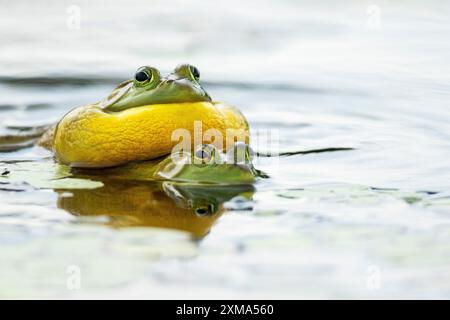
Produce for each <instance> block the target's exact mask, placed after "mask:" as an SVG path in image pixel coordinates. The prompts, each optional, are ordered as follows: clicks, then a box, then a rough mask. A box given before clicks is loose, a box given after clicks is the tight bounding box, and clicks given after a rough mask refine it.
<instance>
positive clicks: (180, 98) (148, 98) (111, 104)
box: [99, 79, 212, 112]
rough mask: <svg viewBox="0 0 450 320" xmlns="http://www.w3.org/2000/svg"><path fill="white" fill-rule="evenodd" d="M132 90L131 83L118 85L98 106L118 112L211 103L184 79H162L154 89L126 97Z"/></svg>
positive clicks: (199, 89) (207, 96)
mask: <svg viewBox="0 0 450 320" xmlns="http://www.w3.org/2000/svg"><path fill="white" fill-rule="evenodd" d="M132 89H133V82H132V81H126V82H124V83H122V84H120V85H119V86H118V87H117V88H116V90H114V92H113V93H112V94H111V95H109V96H108V97H107V98H106V99H105V100H103V101H101V102H100V103H99V106H100V107H101V108H102V109H103V110H105V111H112V112H118V111H123V110H126V109H130V108H135V107H142V106H146V105H154V104H171V103H184V102H187V103H193V102H212V99H211V97H210V96H209V94H208V93H207V92H206V91H205V90H204V89H203V88H202V87H201V86H200V85H199V84H193V83H192V82H190V81H188V80H186V79H163V80H162V81H161V82H160V83H158V85H157V86H156V87H155V88H153V89H151V90H148V91H143V92H140V93H139V92H137V93H136V94H135V96H133V97H132V98H130V97H129V96H128V95H129V94H130V91H131V90H132ZM127 99H129V100H128V101H127Z"/></svg>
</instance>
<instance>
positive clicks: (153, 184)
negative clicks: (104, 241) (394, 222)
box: [58, 142, 260, 238]
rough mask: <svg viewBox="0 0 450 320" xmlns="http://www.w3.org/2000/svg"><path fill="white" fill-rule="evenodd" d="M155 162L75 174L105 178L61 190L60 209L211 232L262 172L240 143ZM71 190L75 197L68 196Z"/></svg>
mask: <svg viewBox="0 0 450 320" xmlns="http://www.w3.org/2000/svg"><path fill="white" fill-rule="evenodd" d="M172 156H173V155H170V156H166V157H162V158H161V159H156V160H152V161H144V162H138V163H131V164H128V165H125V166H122V167H115V168H109V169H103V170H101V171H99V170H95V171H93V170H86V169H78V170H76V174H77V176H79V177H85V178H90V179H95V180H101V181H103V182H104V187H102V188H99V189H94V190H84V189H81V190H65V191H59V195H60V196H59V199H58V207H60V208H62V209H65V210H66V211H68V212H70V213H72V214H74V215H77V216H78V215H79V216H99V215H102V216H109V217H110V219H109V224H110V225H111V226H113V227H124V226H154V227H162V228H172V229H178V230H183V231H188V232H190V233H191V234H192V235H193V236H194V237H197V238H199V237H203V236H204V235H206V234H207V233H208V232H209V230H210V228H211V226H212V225H213V223H214V222H215V221H216V219H217V218H219V217H220V216H221V214H222V213H223V211H224V208H223V203H224V202H226V201H229V200H231V199H232V198H235V197H238V196H239V197H241V198H243V199H245V200H251V197H252V195H253V192H254V186H253V183H254V181H255V178H256V177H257V176H258V175H259V174H260V172H259V171H258V170H256V169H255V168H254V167H253V165H252V162H251V156H252V155H251V149H250V148H249V147H248V146H247V145H245V144H243V143H239V142H238V143H236V144H235V146H234V148H232V149H230V150H229V151H228V152H227V153H222V152H220V151H219V150H217V149H216V148H215V147H213V146H212V145H203V146H200V147H199V148H197V149H196V150H195V152H193V153H192V154H189V153H180V154H178V155H177V158H176V159H175V160H174V159H172ZM67 191H70V193H71V196H67Z"/></svg>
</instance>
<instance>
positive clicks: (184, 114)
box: [38, 63, 249, 169]
mask: <svg viewBox="0 0 450 320" xmlns="http://www.w3.org/2000/svg"><path fill="white" fill-rule="evenodd" d="M199 128H200V136H201V137H200V138H201V139H200V140H202V138H203V135H202V133H203V132H205V134H206V132H208V131H210V130H213V135H212V136H211V135H209V142H211V143H213V144H214V145H215V146H216V147H218V148H224V145H226V146H229V145H232V143H234V142H236V141H239V142H243V143H249V125H248V121H247V119H246V118H245V117H244V115H243V114H242V112H241V111H240V110H239V109H237V108H236V107H234V106H231V105H229V104H226V103H224V102H220V101H215V100H213V99H212V98H211V96H210V95H209V94H208V93H207V92H206V90H205V89H204V88H203V86H202V85H201V83H200V71H199V69H198V68H197V67H195V66H193V65H191V64H186V63H185V64H180V65H178V66H177V67H176V68H175V69H174V70H173V71H172V72H170V73H169V74H167V75H162V74H161V72H160V71H159V70H158V69H156V68H155V67H152V66H143V67H140V68H138V69H137V70H136V72H135V73H134V76H133V78H132V79H129V80H126V81H124V82H122V83H120V84H119V85H118V86H117V87H116V88H115V89H114V90H113V91H112V92H111V93H110V94H109V95H108V96H107V97H106V98H104V99H102V100H100V101H98V102H96V103H92V104H87V105H84V106H81V107H76V108H74V109H72V110H71V111H69V112H68V113H67V114H66V115H64V116H63V117H62V119H61V120H60V121H59V122H58V123H57V124H56V125H55V126H53V127H52V128H50V129H49V130H48V131H47V132H45V133H44V134H43V136H42V137H41V139H40V140H39V142H38V145H39V146H42V147H44V148H47V149H49V150H51V151H52V152H53V153H54V156H55V159H56V160H57V161H58V162H59V163H61V164H65V165H68V166H70V167H73V168H91V169H98V168H109V167H116V166H121V165H125V164H127V163H130V162H134V161H143V160H151V159H157V158H159V157H161V156H164V155H168V154H171V152H172V149H173V148H174V147H176V146H177V145H178V144H179V143H180V140H182V139H188V138H189V139H190V140H191V141H190V147H191V148H195V147H197V146H198V145H199V143H198V141H194V140H195V139H192V136H194V137H195V136H196V135H197V134H198V131H199ZM179 130H184V132H187V133H188V137H186V136H183V137H182V138H181V137H179V136H177V135H175V136H174V133H176V132H180V131H179ZM213 138H214V139H213ZM225 138H226V143H224V140H225ZM201 142H204V141H203V140H202V141H201ZM207 142H208V141H207ZM229 142H230V143H229Z"/></svg>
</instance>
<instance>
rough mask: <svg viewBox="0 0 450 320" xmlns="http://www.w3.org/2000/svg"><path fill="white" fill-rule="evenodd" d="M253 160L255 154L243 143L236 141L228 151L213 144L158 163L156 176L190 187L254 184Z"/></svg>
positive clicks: (256, 172)
mask: <svg viewBox="0 0 450 320" xmlns="http://www.w3.org/2000/svg"><path fill="white" fill-rule="evenodd" d="M252 157H253V151H252V150H251V149H250V147H249V146H248V145H247V144H245V143H243V142H236V143H235V144H234V146H233V147H232V148H230V149H229V150H228V151H227V152H221V151H220V150H218V149H217V148H215V147H214V146H213V145H209V144H206V145H201V146H199V147H198V148H196V149H195V151H194V152H193V153H187V152H180V153H178V154H176V155H174V154H172V155H171V156H169V157H167V158H166V159H165V160H163V161H162V162H161V163H160V164H159V166H158V168H157V169H156V171H155V177H156V178H159V179H164V180H171V181H177V182H185V183H190V184H191V183H200V184H205V183H206V184H208V183H209V184H226V185H244V184H251V183H254V182H255V179H256V177H257V176H258V175H259V171H258V170H256V169H255V168H254V167H253V164H252Z"/></svg>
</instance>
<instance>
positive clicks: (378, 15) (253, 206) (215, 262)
mask: <svg viewBox="0 0 450 320" xmlns="http://www.w3.org/2000/svg"><path fill="white" fill-rule="evenodd" d="M449 16H450V3H449V2H448V1H438V0H435V1H427V2H424V1H413V0H411V1H376V0H372V1H356V0H354V1H351V0H347V1H307V0H302V1H294V0H283V1H275V0H270V1H269V0H262V1H261V0H259V1H235V0H232V1H226V2H223V1H222V2H219V1H196V0H194V1H181V0H180V1H139V0H131V1H126V2H124V1H96V2H93V1H43V0H39V1H33V2H29V1H19V0H16V1H14V2H11V1H4V0H0V133H2V134H8V133H11V132H12V130H13V129H14V128H15V127H17V126H36V125H45V124H51V123H54V122H56V121H57V120H58V119H59V118H60V117H61V116H62V115H64V114H65V113H66V112H67V111H68V110H70V109H71V108H73V107H76V106H80V105H83V104H87V103H92V102H95V101H98V100H100V99H102V98H103V97H105V96H106V95H108V94H109V93H110V92H111V90H112V89H113V87H114V86H115V85H116V84H118V83H119V82H121V81H123V80H125V79H129V78H131V77H132V76H133V74H134V72H135V70H136V69H137V68H138V67H139V66H141V65H151V66H155V67H157V68H158V69H160V70H161V71H162V72H170V71H171V70H172V69H173V68H174V67H175V66H176V65H177V64H179V63H183V62H189V63H191V64H193V65H195V66H197V67H198V68H199V69H200V72H201V79H202V83H203V84H204V87H205V89H206V90H207V91H208V92H209V94H210V95H211V96H212V97H213V99H215V100H219V101H226V102H228V103H231V104H233V105H236V106H237V107H239V108H240V109H241V110H242V111H243V113H244V114H245V116H246V117H247V119H248V120H249V122H250V126H251V128H252V129H253V130H254V131H258V130H261V131H271V132H276V133H277V135H278V137H279V141H278V145H279V149H280V151H284V152H294V151H299V150H311V149H320V148H342V147H347V148H354V150H351V151H341V152H330V153H318V154H308V155H293V156H285V157H281V158H279V159H278V160H277V162H276V163H275V165H274V164H273V163H269V162H270V161H268V159H257V166H258V168H260V169H263V170H265V171H266V172H267V173H268V174H269V176H270V179H266V180H263V181H261V182H259V183H258V184H257V185H256V191H255V193H254V195H253V199H252V200H250V201H247V200H246V201H244V203H243V201H242V199H240V200H239V201H228V202H226V203H225V212H224V214H223V215H222V216H221V217H220V219H219V220H218V221H217V223H216V224H215V226H214V227H213V228H212V230H211V232H210V234H209V235H207V236H206V237H205V238H204V239H202V240H193V239H192V238H190V237H189V236H188V235H186V234H184V233H182V232H176V231H167V230H165V231H164V230H163V229H156V228H154V229H145V228H134V229H121V230H120V231H118V230H116V229H111V228H108V227H105V226H103V225H102V223H101V221H97V220H95V221H87V222H86V221H84V220H83V219H81V220H80V219H76V218H75V217H73V216H71V215H69V214H67V213H66V212H64V210H62V209H61V208H58V206H57V205H56V199H57V197H58V194H57V193H56V192H53V191H51V190H27V191H26V192H13V191H11V188H9V189H8V188H6V187H5V190H0V199H1V203H2V206H1V208H0V230H1V232H0V247H1V248H2V249H1V251H2V256H3V257H2V262H1V264H0V297H7V298H10V297H55V296H57V297H70V298H71V297H88V298H89V297H134V298H396V297H405V298H418V297H421V298H444V297H445V298H448V297H450V285H449V283H450V269H449V268H448V266H449V263H450V256H449V255H448V252H449V249H450V248H449V243H450V241H449V240H450V228H449V222H450V185H449V181H450V163H449V160H448V159H449V158H450V139H449V138H450V130H449V129H450V128H449V124H448V123H449V119H450V108H449V105H448V101H449V97H450V63H449V57H450V42H449V41H448V39H450V24H449V23H448V17H449ZM255 149H257V150H258V151H262V149H263V147H262V146H258V145H256V146H255ZM48 157H49V154H48V153H46V151H44V150H42V149H39V148H37V147H33V148H25V149H20V150H16V151H12V152H7V153H0V161H2V162H4V161H17V160H32V161H35V162H37V163H39V162H40V161H43V159H46V158H48ZM0 186H1V185H0ZM68 266H79V268H80V270H81V275H82V281H81V287H79V288H78V287H77V288H75V289H73V288H72V289H70V288H68V287H66V282H67V277H68V276H70V275H71V274H72V273H71V271H70V270H73V268H72V269H70V268H69V269H67V268H68ZM68 270H69V271H68ZM75 270H78V269H76V268H75Z"/></svg>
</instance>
